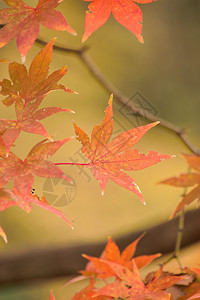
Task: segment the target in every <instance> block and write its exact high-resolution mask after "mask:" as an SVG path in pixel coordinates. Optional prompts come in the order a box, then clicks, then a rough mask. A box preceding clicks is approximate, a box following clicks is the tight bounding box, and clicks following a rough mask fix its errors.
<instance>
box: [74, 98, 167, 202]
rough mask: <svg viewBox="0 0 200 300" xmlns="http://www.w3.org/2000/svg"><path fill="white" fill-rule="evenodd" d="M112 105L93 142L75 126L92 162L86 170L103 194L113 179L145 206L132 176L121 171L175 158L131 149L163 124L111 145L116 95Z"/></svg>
mask: <svg viewBox="0 0 200 300" xmlns="http://www.w3.org/2000/svg"><path fill="white" fill-rule="evenodd" d="M108 104H109V106H108V107H107V108H106V110H105V117H104V120H103V122H102V123H101V125H96V126H95V127H94V128H93V131H92V135H91V141H90V140H89V137H88V135H87V134H86V133H85V132H84V131H83V130H82V129H81V128H80V127H78V126H77V125H76V124H75V123H74V128H75V133H76V135H77V140H79V141H81V143H82V148H81V151H82V152H83V153H84V155H85V156H86V157H87V158H88V159H89V160H90V161H91V162H90V163H88V164H85V165H84V166H85V167H88V168H90V170H91V172H92V174H93V176H94V177H95V178H96V179H97V180H98V181H99V183H100V186H101V192H102V194H104V190H105V187H106V184H107V182H108V180H109V179H111V180H112V181H114V182H115V183H117V184H119V185H121V186H122V187H124V188H126V189H128V190H129V191H131V192H133V193H135V194H136V195H137V196H138V197H139V198H140V200H141V201H142V202H143V203H144V199H143V196H142V193H141V191H140V189H139V187H138V186H137V185H136V183H135V182H134V180H133V179H132V178H131V177H130V176H129V175H128V174H126V173H124V172H122V171H121V170H125V171H137V170H141V169H144V168H147V167H149V166H152V165H155V164H156V163H158V162H160V161H161V160H162V159H169V158H172V155H165V154H158V152H155V151H149V152H148V154H147V155H145V154H140V153H139V150H138V149H130V148H132V147H133V146H134V145H135V144H136V143H137V142H138V141H139V140H140V139H141V138H142V137H143V136H144V135H145V133H146V132H147V131H148V130H149V129H151V128H152V127H154V126H156V125H157V124H158V123H159V122H154V123H151V124H147V125H146V126H140V127H137V128H133V129H130V130H128V131H125V132H123V133H121V134H119V135H118V136H117V137H115V138H114V139H113V140H111V141H110V142H109V139H110V137H111V135H112V131H113V119H112V116H113V113H112V95H111V97H110V100H109V102H108Z"/></svg>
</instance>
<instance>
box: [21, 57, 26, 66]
mask: <svg viewBox="0 0 200 300" xmlns="http://www.w3.org/2000/svg"><path fill="white" fill-rule="evenodd" d="M21 61H22V64H25V62H26V56H25V55H21Z"/></svg>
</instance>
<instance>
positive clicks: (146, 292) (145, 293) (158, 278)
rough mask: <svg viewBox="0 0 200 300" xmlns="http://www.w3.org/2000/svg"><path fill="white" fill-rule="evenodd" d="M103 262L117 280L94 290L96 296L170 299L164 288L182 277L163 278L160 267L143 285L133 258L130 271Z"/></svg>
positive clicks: (142, 299)
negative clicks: (148, 281)
mask: <svg viewBox="0 0 200 300" xmlns="http://www.w3.org/2000/svg"><path fill="white" fill-rule="evenodd" d="M105 263H107V265H108V266H109V267H110V268H111V269H112V270H113V271H114V273H115V276H117V280H116V281H114V282H113V283H110V284H107V285H106V286H104V287H103V288H101V289H100V290H99V291H98V292H96V294H95V295H96V296H100V295H102V296H109V297H116V298H119V297H121V298H123V299H129V300H146V299H153V300H170V294H168V293H167V292H166V291H164V290H165V289H166V288H168V287H170V286H172V285H174V284H175V283H176V282H178V281H179V280H180V279H181V278H182V277H181V276H165V277H164V278H163V277H162V268H161V269H159V270H158V271H157V272H156V273H155V275H154V277H153V279H152V280H151V282H150V283H148V284H147V285H145V284H144V283H143V281H142V279H141V277H140V273H139V270H138V268H137V266H136V263H135V261H134V260H132V271H131V270H129V269H127V268H126V267H124V266H122V265H119V264H117V263H114V262H110V261H105ZM183 278H184V276H183Z"/></svg>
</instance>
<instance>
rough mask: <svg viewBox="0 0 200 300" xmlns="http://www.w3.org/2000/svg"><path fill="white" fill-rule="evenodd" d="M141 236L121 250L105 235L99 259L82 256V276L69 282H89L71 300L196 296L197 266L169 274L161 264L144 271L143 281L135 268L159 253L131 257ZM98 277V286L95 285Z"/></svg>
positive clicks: (199, 281) (199, 271) (178, 299)
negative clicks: (83, 260) (104, 245)
mask: <svg viewBox="0 0 200 300" xmlns="http://www.w3.org/2000/svg"><path fill="white" fill-rule="evenodd" d="M141 238H142V236H140V237H139V238H138V239H137V240H135V241H134V242H133V243H131V244H130V245H128V246H127V247H126V248H125V250H124V251H123V252H122V253H120V250H119V248H118V246H117V245H116V243H115V242H114V241H113V240H112V239H111V238H109V239H108V243H107V245H106V247H105V249H104V251H103V252H102V254H101V256H100V258H97V257H92V256H88V255H83V256H84V257H85V258H86V259H88V260H89V263H88V264H87V265H86V268H85V270H83V271H80V273H81V274H82V276H79V277H77V278H75V279H73V280H71V281H70V282H69V283H70V284H71V283H74V282H77V281H80V280H83V279H85V278H89V279H90V281H89V285H88V286H87V287H85V288H84V289H82V290H81V291H79V292H78V293H77V294H76V295H75V296H74V297H73V298H72V300H82V299H85V300H90V299H95V300H108V299H112V300H121V299H130V300H147V299H148V300H150V299H153V300H172V299H173V300H184V299H195V298H198V297H200V294H199V292H200V269H198V268H191V269H187V268H186V269H185V272H184V274H172V273H169V272H165V271H164V270H163V266H161V267H160V268H159V269H158V270H157V271H155V272H151V273H149V274H147V275H146V278H145V280H144V281H143V280H142V278H141V275H140V272H139V269H141V268H143V267H145V266H147V265H148V264H149V263H151V262H152V261H153V260H154V259H156V258H158V257H160V255H161V254H160V253H157V254H154V255H142V256H137V257H134V255H135V251H136V247H137V244H138V242H139V241H140V239H141ZM133 257H134V259H133ZM99 280H101V288H99V287H97V286H98V285H99ZM69 283H68V284H69ZM96 283H97V286H95V284H96ZM102 285H103V286H102ZM50 299H51V298H50ZM53 299H54V298H53Z"/></svg>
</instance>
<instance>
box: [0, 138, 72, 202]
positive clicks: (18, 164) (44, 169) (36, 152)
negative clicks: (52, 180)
mask: <svg viewBox="0 0 200 300" xmlns="http://www.w3.org/2000/svg"><path fill="white" fill-rule="evenodd" d="M70 139H71V138H66V139H64V140H61V141H54V142H46V140H43V141H41V142H39V143H37V144H36V145H35V146H34V147H33V148H32V149H31V151H30V152H29V154H28V155H27V157H26V159H25V160H21V159H20V158H18V157H17V156H16V155H15V154H13V153H12V152H10V154H9V156H8V157H5V153H6V149H5V148H4V147H3V145H1V147H0V150H1V151H0V156H1V157H2V159H1V160H0V188H2V187H3V186H4V185H6V184H7V183H8V182H10V181H11V180H13V179H14V187H15V190H16V194H19V195H20V196H21V197H25V196H27V195H28V196H29V195H30V191H31V188H32V185H33V183H34V175H37V176H40V177H57V178H63V179H65V180H67V181H71V179H69V178H68V177H67V176H66V175H65V174H64V173H63V171H62V170H61V169H60V168H59V167H57V166H55V165H54V163H53V162H50V161H48V160H46V159H45V158H48V157H49V156H52V155H53V154H54V153H55V152H56V151H57V150H58V149H59V148H60V147H61V146H62V145H63V144H65V143H66V142H67V141H69V140H70Z"/></svg>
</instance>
